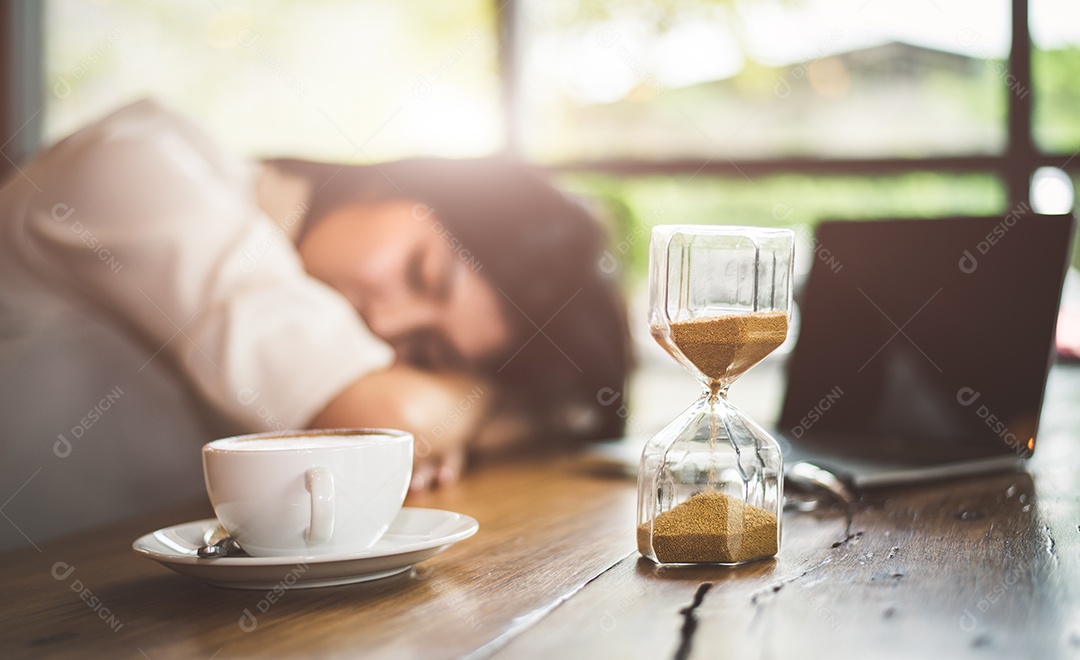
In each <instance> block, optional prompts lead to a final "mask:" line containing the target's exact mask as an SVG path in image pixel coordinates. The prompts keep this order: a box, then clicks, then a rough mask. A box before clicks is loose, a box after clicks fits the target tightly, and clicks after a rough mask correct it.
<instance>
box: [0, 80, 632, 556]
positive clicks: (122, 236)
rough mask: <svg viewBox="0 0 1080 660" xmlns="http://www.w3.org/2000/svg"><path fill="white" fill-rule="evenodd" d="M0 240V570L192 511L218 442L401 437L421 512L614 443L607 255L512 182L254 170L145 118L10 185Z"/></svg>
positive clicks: (142, 113) (43, 162) (372, 170)
mask: <svg viewBox="0 0 1080 660" xmlns="http://www.w3.org/2000/svg"><path fill="white" fill-rule="evenodd" d="M0 231H2V232H3V237H2V239H0V415H2V417H0V419H3V420H4V422H3V430H2V432H0V500H7V501H8V502H7V504H6V505H5V506H4V508H3V510H2V511H0V513H3V514H4V518H6V520H0V550H4V549H8V548H12V547H16V546H19V545H28V544H30V543H38V542H39V541H43V540H45V539H47V538H49V537H51V536H56V535H58V534H61V533H64V532H68V531H72V530H75V529H77V528H79V527H84V526H88V525H93V524H98V523H100V522H103V521H105V520H109V519H114V518H118V517H122V516H129V515H132V514H134V513H137V512H141V511H149V510H153V509H155V508H160V507H161V506H163V505H166V504H169V503H173V502H181V501H185V500H190V499H192V498H195V497H198V496H199V494H200V493H202V490H203V486H202V482H201V467H200V465H199V460H200V459H199V457H200V453H199V447H200V446H201V445H202V444H203V443H204V442H207V441H209V440H210V439H213V438H215V437H220V436H224V435H230V434H234V433H238V432H250V431H260V430H280V429H286V428H303V427H310V428H330V427H390V428H401V429H404V430H407V431H410V432H412V433H413V434H414V435H415V436H416V438H417V446H416V452H415V453H416V457H417V458H416V463H415V466H414V478H413V488H414V489H425V488H430V487H436V486H441V485H446V484H449V483H452V482H454V481H455V480H456V479H458V477H459V475H460V474H461V473H462V470H463V467H464V464H465V460H466V457H467V456H469V455H472V454H477V453H484V452H499V451H514V450H515V449H516V448H521V447H523V446H525V445H526V444H527V443H548V444H550V443H573V442H579V441H583V440H589V439H596V438H607V437H614V436H617V435H619V434H620V433H621V430H622V420H621V418H620V417H619V415H618V412H617V410H616V407H615V406H604V405H602V404H601V403H600V399H603V400H604V401H609V400H610V399H609V398H607V397H600V398H598V396H597V393H598V392H599V391H600V390H602V389H604V388H611V389H614V390H616V391H621V390H622V388H623V386H624V383H625V380H626V376H627V370H628V366H629V348H628V337H627V329H626V315H625V311H624V308H623V304H622V301H621V299H620V296H619V293H618V290H617V287H616V285H615V283H614V282H613V281H611V280H610V279H609V278H608V277H607V276H605V275H604V274H603V273H601V272H600V270H599V268H598V267H597V264H598V259H599V257H600V255H601V253H602V251H603V245H604V233H603V231H602V229H601V227H600V226H599V225H598V223H597V222H596V220H595V219H594V218H593V217H592V216H591V215H590V214H589V213H588V212H587V211H586V210H585V208H584V207H583V206H581V205H580V204H578V203H577V202H575V201H573V200H571V199H569V198H568V197H566V196H565V195H563V194H562V193H560V192H559V191H558V190H556V189H555V188H554V187H553V186H552V185H551V184H550V183H549V182H548V181H547V180H545V178H544V177H543V176H541V175H540V174H539V173H537V172H536V171H534V170H533V169H531V168H529V167H527V166H525V165H522V164H519V163H516V162H513V161H510V160H507V159H500V158H484V159H473V160H443V159H413V160H405V161H398V162H392V163H383V164H378V165H367V166H358V165H336V164H326V163H314V162H307V161H301V160H293V159H287V160H286V159H282V160H271V161H262V162H255V163H252V162H250V161H246V160H243V159H239V158H236V157H234V156H232V155H230V154H229V153H227V152H226V151H225V150H224V149H223V148H221V147H220V146H219V145H218V144H216V143H215V142H214V141H212V140H211V139H210V138H209V137H208V136H207V135H206V134H205V133H204V132H203V131H202V130H201V129H200V128H199V127H197V126H195V125H194V124H192V123H191V122H189V121H188V120H186V119H185V118H183V117H181V116H178V115H177V114H174V113H173V112H171V111H169V110H167V109H165V108H163V107H161V106H160V105H158V104H156V103H154V102H153V101H141V102H138V103H135V104H133V105H130V106H127V107H125V108H122V109H120V110H118V111H117V112H115V113H113V114H111V115H109V116H107V117H105V118H104V119H101V120H100V121H98V122H96V123H94V124H92V125H90V126H87V127H86V128H84V129H82V130H80V131H78V132H77V133H75V134H73V135H71V136H70V137H68V138H66V139H64V140H62V141H61V142H59V143H57V144H56V145H54V146H52V147H50V148H48V149H46V150H44V151H43V152H41V153H40V154H39V155H38V156H37V157H36V158H35V159H34V160H33V161H32V162H30V163H29V164H28V165H27V166H25V167H23V168H22V169H21V170H19V171H18V172H16V173H15V174H14V175H13V176H12V177H11V178H9V180H8V181H7V182H5V184H4V186H3V188H0ZM9 498H10V499H9Z"/></svg>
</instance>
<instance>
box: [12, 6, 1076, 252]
mask: <svg viewBox="0 0 1080 660" xmlns="http://www.w3.org/2000/svg"><path fill="white" fill-rule="evenodd" d="M1029 3H1030V7H1029ZM7 4H8V5H10V6H13V7H15V8H16V9H18V10H19V12H21V13H22V14H21V15H23V17H22V18H19V16H15V18H14V19H13V18H12V16H11V15H8V16H6V18H5V20H4V23H3V27H4V29H5V31H6V33H7V36H10V37H11V40H10V41H11V43H16V42H17V43H18V44H21V43H24V42H26V43H29V44H30V45H29V46H27V47H24V48H23V50H22V51H19V52H23V53H24V54H25V53H31V54H32V53H33V52H34V50H33V48H37V49H38V50H39V51H41V52H43V53H44V57H43V58H39V60H41V61H39V62H37V63H36V64H35V63H34V61H33V58H32V57H30V58H29V59H27V58H25V57H24V58H23V59H21V60H19V64H20V66H22V67H23V68H24V69H26V68H29V69H33V68H34V67H35V66H38V67H39V68H40V69H41V71H40V76H39V77H40V81H38V87H39V88H40V91H41V95H40V96H41V97H42V98H44V106H43V108H44V109H43V111H42V110H41V108H40V107H38V108H35V107H33V106H34V103H33V102H28V103H24V104H23V105H22V106H18V105H16V104H15V103H12V102H10V100H9V102H8V103H7V104H6V105H5V111H6V112H7V113H8V115H7V116H6V117H5V118H4V122H5V124H6V129H5V130H6V133H7V134H8V135H11V136H13V137H17V138H18V139H11V140H9V142H8V146H6V147H3V148H0V151H3V152H4V155H5V156H6V157H7V158H9V159H11V160H17V158H15V157H14V156H13V155H12V153H13V150H14V149H16V146H17V145H18V144H19V143H20V142H26V141H27V140H26V138H27V136H28V135H29V136H31V137H32V138H33V139H32V140H30V142H34V141H37V142H40V141H41V140H42V139H44V140H53V139H55V138H57V137H60V136H62V135H63V134H65V133H67V132H69V131H70V130H72V129H74V128H75V127H77V126H79V125H81V124H83V123H85V122H87V121H89V120H91V119H92V118H93V117H96V116H99V115H100V114H101V113H103V112H105V111H107V110H108V109H110V108H113V107H116V106H117V105H119V104H121V103H123V102H125V101H129V100H133V99H134V98H137V97H139V96H144V95H147V94H153V95H157V96H161V97H164V98H165V99H166V100H168V101H169V102H170V103H172V104H173V105H175V106H177V107H179V108H180V109H182V110H184V111H186V112H188V113H190V114H192V115H194V116H196V117H197V118H199V119H201V120H202V121H203V122H204V123H206V124H208V125H209V126H210V127H211V128H212V129H213V130H215V131H216V132H217V133H218V134H219V135H221V136H223V138H224V139H226V140H227V141H228V142H229V143H230V144H231V145H232V146H233V147H234V148H236V149H238V150H240V151H242V152H246V153H250V154H252V155H304V156H308V157H314V158H323V159H336V160H344V161H374V160H382V159H392V158H400V157H405V156H410V155H418V154H435V155H444V156H470V155H482V154H488V153H494V152H498V151H509V152H512V153H516V154H518V155H520V156H522V157H524V158H527V159H530V160H533V161H535V162H538V163H540V164H543V165H546V166H548V167H550V168H552V169H553V170H554V171H556V172H558V173H559V175H560V176H561V177H563V180H565V181H566V182H567V184H568V185H570V186H571V187H573V188H574V189H576V190H580V191H582V192H587V193H589V194H592V195H594V196H596V197H598V198H599V199H601V200H602V201H603V202H605V204H606V206H607V207H608V209H609V211H610V215H611V216H612V217H613V218H614V219H615V221H616V223H617V225H618V226H617V228H616V230H615V231H616V234H617V236H616V238H617V239H618V238H619V235H627V234H632V233H634V232H638V231H640V230H642V229H643V228H647V227H648V225H649V224H650V223H654V222H655V220H651V219H650V218H651V217H652V215H651V213H652V211H653V210H654V209H656V208H666V209H669V211H668V212H667V213H668V214H669V215H667V216H666V217H667V220H665V221H669V222H674V221H694V222H702V221H703V222H748V223H775V224H792V223H794V222H798V223H807V224H812V223H814V222H816V221H818V220H819V219H821V218H824V217H875V216H881V215H937V214H942V213H958V214H961V213H970V214H981V213H1002V212H1004V211H1005V210H1006V209H1007V208H1008V206H1009V205H1010V204H1012V203H1017V202H1020V201H1028V196H1029V193H1030V192H1031V188H1030V184H1031V177H1032V175H1033V173H1034V172H1035V171H1036V170H1037V169H1038V168H1040V167H1043V168H1047V167H1049V168H1059V169H1063V170H1064V175H1063V176H1062V175H1060V174H1058V175H1053V176H1051V177H1050V179H1046V176H1044V175H1045V173H1046V172H1047V171H1048V170H1040V172H1041V174H1040V178H1039V182H1043V181H1044V180H1046V181H1050V183H1048V184H1046V183H1040V188H1041V189H1044V190H1045V191H1047V192H1046V194H1047V195H1050V194H1053V195H1056V197H1054V199H1056V200H1057V202H1056V203H1058V204H1059V205H1060V204H1061V203H1063V202H1062V201H1061V200H1066V201H1067V200H1068V199H1073V200H1075V196H1074V195H1072V193H1071V191H1066V190H1063V189H1062V186H1066V184H1069V183H1070V182H1071V181H1073V180H1075V178H1076V176H1077V173H1078V172H1080V158H1077V157H1074V156H1075V155H1076V154H1077V152H1080V114H1078V113H1077V112H1076V108H1078V107H1080V87H1077V86H1076V85H1075V84H1074V82H1075V81H1074V80H1073V77H1074V73H1075V71H1076V70H1078V69H1080V5H1077V4H1076V3H1075V2H1074V0H956V1H954V2H939V1H937V0H917V1H915V2H904V1H903V0H783V1H782V0H772V1H768V2H746V1H743V0H686V1H685V2H655V1H649V0H500V1H499V2H492V1H491V0H462V1H461V2H454V3H426V2H408V3H385V2H378V1H376V0H359V1H355V2H354V1H351V0H312V1H310V2H298V1H286V0H279V1H277V2H272V3H268V2H254V1H253V0H243V1H241V0H221V1H220V2H210V3H188V2H181V1H180V0H172V1H169V2H163V3H145V2H138V1H136V0H108V1H104V0H103V1H95V2H91V1H90V0H49V2H48V3H46V4H45V5H44V9H40V7H41V5H39V4H37V3H34V2H29V1H28V0H22V1H18V0H16V1H15V2H13V3H7ZM9 9H10V7H9ZM19 12H16V14H18V13H19ZM35 12H37V13H38V14H40V16H39V19H40V20H38V21H37V22H35V20H34V13H35ZM9 14H10V12H9ZM26 16H30V18H29V19H27V18H26ZM35 26H36V27H35ZM35 34H44V37H45V38H44V40H43V43H42V41H41V40H37V41H35V40H34V39H33V35H35ZM26 35H30V36H29V37H27V36H26ZM28 40H29V41H28ZM8 52H9V61H13V60H11V57H12V56H11V55H10V53H11V52H12V51H11V49H10V48H9V51H8ZM20 57H21V56H20ZM9 69H10V67H9ZM31 78H32V76H31ZM3 80H4V84H5V85H7V86H8V88H12V87H13V86H15V87H17V86H18V85H20V84H22V83H20V82H19V80H13V79H12V76H11V75H10V74H9V75H7V77H5V78H4V79H3ZM31 82H32V81H31ZM32 87H33V86H32V85H31V86H30V87H26V89H31V90H32ZM22 97H26V98H30V99H34V98H37V97H36V96H35V93H28V94H22V95H19V94H16V95H15V96H14V97H9V99H10V98H16V100H18V98H22ZM35 111H37V112H36V114H35ZM20 126H23V128H22V129H19V127H20ZM16 129H19V130H16ZM0 162H4V161H0ZM1047 186H1050V187H1047ZM1066 193H1068V194H1066ZM1051 201H1053V200H1051ZM1073 203H1075V201H1074V202H1073ZM776 209H781V210H782V211H781V212H777V211H776ZM783 209H790V212H788V211H783ZM635 249H636V248H635ZM635 254H639V253H636V252H634V251H632V250H630V251H628V252H627V255H626V261H625V263H626V264H628V265H630V266H631V267H632V269H636V268H639V266H640V264H639V261H640V259H638V258H637V257H634V256H633V255H635Z"/></svg>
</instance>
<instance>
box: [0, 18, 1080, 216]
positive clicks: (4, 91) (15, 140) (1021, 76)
mask: <svg viewBox="0 0 1080 660" xmlns="http://www.w3.org/2000/svg"><path fill="white" fill-rule="evenodd" d="M495 2H496V12H495V14H496V22H497V25H496V26H495V28H496V31H497V38H498V43H499V55H498V68H499V85H500V90H499V94H500V100H501V103H502V106H503V116H502V122H503V126H502V133H503V150H504V152H506V153H507V154H509V155H511V156H514V157H518V158H522V157H523V150H522V132H523V130H524V122H523V112H522V107H521V100H520V93H519V90H520V79H521V74H520V70H521V41H522V39H521V32H522V25H521V21H522V11H521V6H520V5H521V0H495ZM1010 6H1011V14H1012V25H1011V28H1010V31H1011V36H1010V49H1009V57H1008V69H1009V73H1010V74H1011V75H1012V76H1014V77H1015V80H1016V82H1015V85H1016V86H1017V87H1018V88H1019V89H1030V90H1034V87H1033V84H1032V83H1033V80H1032V71H1031V55H1032V52H1031V51H1032V43H1031V32H1030V28H1029V22H1028V15H1029V0H1011V5H1010ZM44 15H45V9H44V3H43V2H38V1H37V0H0V41H2V42H3V46H2V51H0V135H2V136H3V139H4V140H5V141H4V142H3V143H2V145H0V155H2V156H3V159H0V174H4V175H6V174H7V173H8V172H9V171H10V170H12V169H15V168H17V167H18V164H19V163H21V162H22V161H24V160H25V159H26V158H28V157H29V156H30V155H32V154H33V152H34V151H36V150H37V148H39V147H40V146H41V142H42V136H43V128H44V122H43V117H42V114H43V113H42V109H43V103H44V98H45V89H44V82H45V81H44V30H45V20H44ZM1002 84H1004V81H1003V82H1002ZM1033 97H1034V94H1024V95H1020V94H1015V93H1010V94H1008V105H1007V119H1006V127H1005V129H1006V147H1005V151H1004V153H1003V154H1000V155H979V154H973V155H969V156H948V157H928V158H770V159H734V160H729V159H726V158H725V159H720V160H716V159H713V160H710V161H708V162H706V163H704V164H703V163H702V162H701V160H700V159H693V158H685V159H668V160H641V159H629V158H609V159H591V160H577V161H567V162H562V163H555V164H551V165H548V166H547V168H548V169H550V170H552V171H554V172H558V173H603V174H611V175H615V176H647V175H673V174H690V173H699V174H702V175H706V176H718V177H738V176H743V177H746V178H749V177H751V176H755V175H771V174H808V175H828V174H848V175H888V174H905V173H912V172H926V171H938V172H948V173H960V174H971V173H980V174H991V175H993V176H995V177H997V178H998V179H999V180H1000V181H1001V182H1002V183H1003V184H1004V186H1005V189H1006V190H1007V192H1008V196H1007V198H1008V200H1009V203H1010V205H1012V206H1017V205H1019V204H1030V202H1031V200H1030V192H1031V176H1032V175H1033V174H1034V172H1035V170H1036V169H1037V168H1039V167H1043V166H1052V167H1058V168H1061V169H1063V170H1066V171H1069V172H1071V173H1073V174H1074V175H1075V174H1077V173H1080V159H1078V158H1076V156H1077V154H1072V155H1070V154H1065V153H1043V152H1041V151H1039V149H1038V148H1037V147H1036V144H1035V139H1034V126H1033V125H1032V115H1033V100H1034V99H1033Z"/></svg>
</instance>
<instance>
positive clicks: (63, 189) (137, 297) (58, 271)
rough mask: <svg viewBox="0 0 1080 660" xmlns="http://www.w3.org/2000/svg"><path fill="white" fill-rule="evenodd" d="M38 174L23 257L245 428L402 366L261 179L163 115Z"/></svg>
mask: <svg viewBox="0 0 1080 660" xmlns="http://www.w3.org/2000/svg"><path fill="white" fill-rule="evenodd" d="M26 177H27V180H28V181H29V182H30V183H31V184H32V185H33V186H34V188H35V190H32V192H31V194H30V195H29V202H28V204H27V205H26V207H25V210H24V213H25V217H24V224H25V231H24V232H23V235H22V236H21V238H22V240H23V242H24V243H25V244H24V245H23V246H22V248H23V249H22V251H23V252H24V253H26V254H27V255H28V256H29V257H30V259H31V260H32V261H33V262H34V263H35V265H36V266H37V267H39V268H40V269H43V270H45V271H47V272H48V274H49V276H51V277H53V278H55V279H57V280H60V281H62V282H63V283H64V286H66V287H68V288H69V289H70V290H71V291H72V293H73V295H75V296H76V298H77V299H79V300H84V301H85V302H86V303H87V304H92V305H98V306H101V307H104V308H105V309H106V310H107V311H108V312H109V313H110V314H112V315H113V316H115V317H116V318H118V319H119V320H120V321H121V322H122V323H125V324H127V325H129V326H130V327H131V328H132V329H133V330H134V331H135V332H136V334H137V335H138V336H139V337H140V338H141V340H143V341H145V343H146V347H147V349H148V360H170V361H172V362H173V363H174V365H175V366H176V368H177V369H179V370H180V372H181V373H182V374H183V376H184V377H185V378H186V379H187V380H188V381H189V382H190V383H191V384H192V385H193V386H194V387H195V389H196V390H198V391H199V392H200V393H201V394H202V395H203V396H204V397H205V398H206V399H207V400H208V401H209V402H210V403H211V404H212V405H214V406H215V407H216V408H218V409H219V410H221V411H222V412H223V413H225V414H226V415H228V416H229V417H231V418H233V419H234V420H236V421H238V422H240V423H241V424H243V425H244V426H245V427H248V428H251V429H281V428H298V427H302V426H305V425H306V424H307V423H309V422H310V420H311V418H312V417H314V416H315V415H316V414H317V413H318V412H319V411H320V410H321V409H322V408H323V407H325V405H326V404H327V403H329V401H330V400H331V399H332V398H333V397H334V396H335V395H336V394H337V393H338V392H340V391H341V390H343V389H344V388H345V387H346V386H347V385H348V384H349V383H351V382H352V381H354V380H356V379H357V378H360V377H361V376H363V375H364V374H366V373H368V372H370V371H372V370H375V369H378V368H381V367H385V366H386V365H388V364H390V362H391V361H392V358H393V354H392V351H391V350H390V348H389V347H388V346H387V345H386V344H385V343H383V342H382V341H380V340H379V339H378V338H376V337H375V336H374V335H373V334H372V333H371V332H370V331H369V330H368V329H367V327H366V326H365V325H364V324H363V322H362V320H361V319H360V317H359V316H358V314H357V312H356V311H355V309H354V308H353V307H352V306H351V305H350V304H349V303H348V301H346V300H345V298H344V297H343V296H341V295H340V294H339V293H338V292H336V291H335V290H333V289H331V288H330V287H328V286H327V285H325V284H323V283H322V282H320V281H318V280H316V279H314V278H313V277H311V276H309V275H308V274H307V273H306V272H305V271H304V268H303V265H302V263H301V261H300V258H299V255H298V253H297V251H296V248H295V246H294V245H293V244H292V242H291V240H289V238H288V237H286V236H285V235H284V234H283V232H282V230H281V229H280V228H279V227H278V226H277V225H275V224H274V223H273V222H272V221H271V220H270V219H269V218H268V217H267V216H266V215H265V214H263V213H262V211H260V210H259V208H258V207H257V206H256V204H255V202H254V199H253V196H252V183H253V182H252V179H251V169H250V167H248V166H247V164H246V163H245V162H244V161H242V160H239V159H235V158H231V157H230V156H229V155H228V154H227V153H225V152H224V151H223V150H222V149H220V148H219V147H218V146H217V145H215V144H214V143H213V142H212V141H211V140H210V139H209V138H208V137H207V136H206V135H205V134H203V133H202V132H201V131H200V130H199V129H198V128H197V127H196V126H194V125H192V124H190V123H188V122H187V121H186V120H184V119H182V118H180V117H178V116H176V115H174V114H172V113H171V112H169V111H167V110H165V109H163V108H161V107H160V106H158V105H156V104H155V103H153V102H151V101H142V102H139V103H137V104H134V105H132V106H128V107H127V108H124V109H122V110H120V111H118V112H117V113H115V114H113V115H111V116H109V117H107V118H106V119H104V120H102V121H101V122H99V123H97V124H94V125H92V126H90V127H89V128H87V129H84V130H83V131H80V132H79V133H77V134H75V135H74V136H72V137H70V138H68V139H67V140H65V141H63V142H61V143H59V144H58V145H56V146H55V147H53V148H51V149H50V150H48V151H47V152H45V153H44V154H42V156H40V157H39V158H38V159H36V160H35V161H34V163H32V164H31V166H30V167H29V168H28V169H27V171H26Z"/></svg>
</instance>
